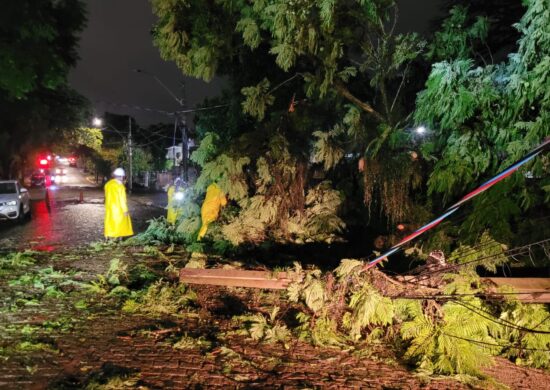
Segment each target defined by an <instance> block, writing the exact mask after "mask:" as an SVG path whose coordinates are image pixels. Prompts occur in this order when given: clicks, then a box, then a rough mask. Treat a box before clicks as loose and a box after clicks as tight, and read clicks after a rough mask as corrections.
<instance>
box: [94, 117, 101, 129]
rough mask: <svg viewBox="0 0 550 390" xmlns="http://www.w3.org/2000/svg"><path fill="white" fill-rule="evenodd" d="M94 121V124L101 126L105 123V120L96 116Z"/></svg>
mask: <svg viewBox="0 0 550 390" xmlns="http://www.w3.org/2000/svg"><path fill="white" fill-rule="evenodd" d="M93 123H94V126H96V127H99V126H101V125H102V124H103V121H102V120H101V118H94V121H93Z"/></svg>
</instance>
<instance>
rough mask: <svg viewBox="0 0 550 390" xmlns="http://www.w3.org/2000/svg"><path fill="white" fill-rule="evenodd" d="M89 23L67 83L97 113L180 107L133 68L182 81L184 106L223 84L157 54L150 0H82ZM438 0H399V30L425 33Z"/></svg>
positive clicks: (176, 84)
mask: <svg viewBox="0 0 550 390" xmlns="http://www.w3.org/2000/svg"><path fill="white" fill-rule="evenodd" d="M85 3H86V4H87V7H88V26H87V28H86V29H85V30H84V32H83V33H82V38H81V41H80V57H81V60H80V62H79V63H78V65H77V67H76V68H75V69H74V70H73V71H72V72H71V75H70V78H69V79H70V82H71V85H72V86H73V87H74V88H76V89H77V90H78V91H79V92H80V93H82V94H83V95H84V96H86V97H87V98H88V99H90V101H91V102H92V104H93V106H94V108H95V113H96V115H102V114H103V112H104V111H109V112H114V113H119V114H125V115H128V114H129V115H132V116H133V117H135V118H136V119H137V121H138V122H139V123H140V124H142V125H147V124H150V123H157V122H172V119H171V118H169V117H166V116H164V115H162V114H154V113H151V112H147V111H141V110H137V109H130V108H126V107H123V106H118V105H114V104H108V103H104V102H109V103H117V104H126V105H131V106H141V107H147V108H155V109H159V110H165V111H173V110H178V109H180V107H179V105H178V103H177V102H176V101H175V100H174V99H173V98H172V97H171V96H170V95H169V94H168V93H167V92H166V91H164V90H163V89H162V87H161V86H160V85H158V84H157V83H156V82H155V81H154V80H153V79H152V78H151V77H149V76H146V75H143V74H139V73H135V72H133V71H132V69H135V68H140V69H144V70H147V71H149V72H151V73H154V74H156V75H157V77H158V78H159V79H161V80H162V81H163V82H164V83H165V84H166V85H167V86H168V87H170V89H171V90H172V91H173V92H174V93H175V94H176V95H180V96H181V95H182V93H183V91H182V88H181V83H182V81H184V82H185V85H186V94H185V95H186V102H187V105H188V107H195V106H196V105H197V104H198V103H201V102H202V101H203V99H204V98H205V97H207V96H215V95H217V94H218V93H219V90H220V86H221V85H222V83H221V82H220V80H215V81H213V82H211V83H205V82H203V81H200V80H196V79H192V78H187V77H183V75H182V73H181V72H180V71H179V70H178V68H177V67H176V65H175V64H174V63H172V62H166V61H164V60H162V59H161V58H160V55H159V52H158V50H157V48H156V47H154V46H153V41H152V37H151V34H150V31H151V28H152V26H153V24H154V22H155V16H154V15H153V14H152V10H151V5H150V4H149V1H148V0H108V1H105V0H86V2H85ZM441 3H442V0H422V1H421V2H418V1H412V0H402V1H399V5H400V7H399V14H400V17H399V24H398V29H399V30H400V31H418V32H420V33H423V32H425V31H426V30H427V29H428V26H429V23H430V21H431V20H433V19H434V18H435V17H436V16H438V5H439V4H441Z"/></svg>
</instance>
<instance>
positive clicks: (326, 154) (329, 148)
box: [313, 126, 344, 171]
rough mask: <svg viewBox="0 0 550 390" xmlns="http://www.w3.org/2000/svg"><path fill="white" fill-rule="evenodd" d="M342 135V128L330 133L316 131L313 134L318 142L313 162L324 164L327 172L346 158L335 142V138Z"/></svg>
mask: <svg viewBox="0 0 550 390" xmlns="http://www.w3.org/2000/svg"><path fill="white" fill-rule="evenodd" d="M341 133H342V128H341V127H340V126H335V127H334V129H332V130H330V131H328V132H322V131H316V132H314V133H313V135H314V136H315V137H317V140H316V141H315V143H314V145H313V161H314V162H317V163H322V164H323V166H324V168H325V170H327V171H328V170H329V169H331V168H334V167H335V166H336V164H338V162H339V161H340V160H341V159H342V157H344V150H343V149H342V148H341V147H340V146H339V145H338V144H335V143H334V142H333V138H334V137H337V136H338V135H339V134H341Z"/></svg>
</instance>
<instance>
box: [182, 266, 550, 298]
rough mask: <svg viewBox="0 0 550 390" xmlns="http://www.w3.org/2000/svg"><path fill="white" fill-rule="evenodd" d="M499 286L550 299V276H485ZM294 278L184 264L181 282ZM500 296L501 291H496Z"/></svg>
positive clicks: (260, 284)
mask: <svg viewBox="0 0 550 390" xmlns="http://www.w3.org/2000/svg"><path fill="white" fill-rule="evenodd" d="M482 280H483V281H484V282H489V283H492V284H494V285H495V286H497V287H502V286H511V287H513V289H514V291H515V292H517V293H519V294H518V295H517V298H518V299H519V300H520V301H522V302H525V303H550V278H482ZM291 281H292V279H291V275H289V274H288V273H287V272H268V271H247V270H240V269H222V268H214V269H196V268H182V269H181V270H180V282H182V283H189V284H207V285H214V286H231V287H249V288H263V289H272V290H282V289H285V288H286V287H287V286H288V284H289V283H290V282H291ZM494 296H495V297H499V294H498V292H494Z"/></svg>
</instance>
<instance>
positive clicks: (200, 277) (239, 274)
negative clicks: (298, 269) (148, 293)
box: [180, 268, 291, 290]
mask: <svg viewBox="0 0 550 390" xmlns="http://www.w3.org/2000/svg"><path fill="white" fill-rule="evenodd" d="M290 281H291V280H290V279H289V278H288V275H287V273H286V272H277V273H273V272H267V271H247V270H237V269H221V268H217V269H195V268H182V269H181V270H180V282H183V283H190V284H209V285H215V286H232V287H252V288H265V289H275V290H282V289H285V288H286V287H287V285H288V283H290Z"/></svg>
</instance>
